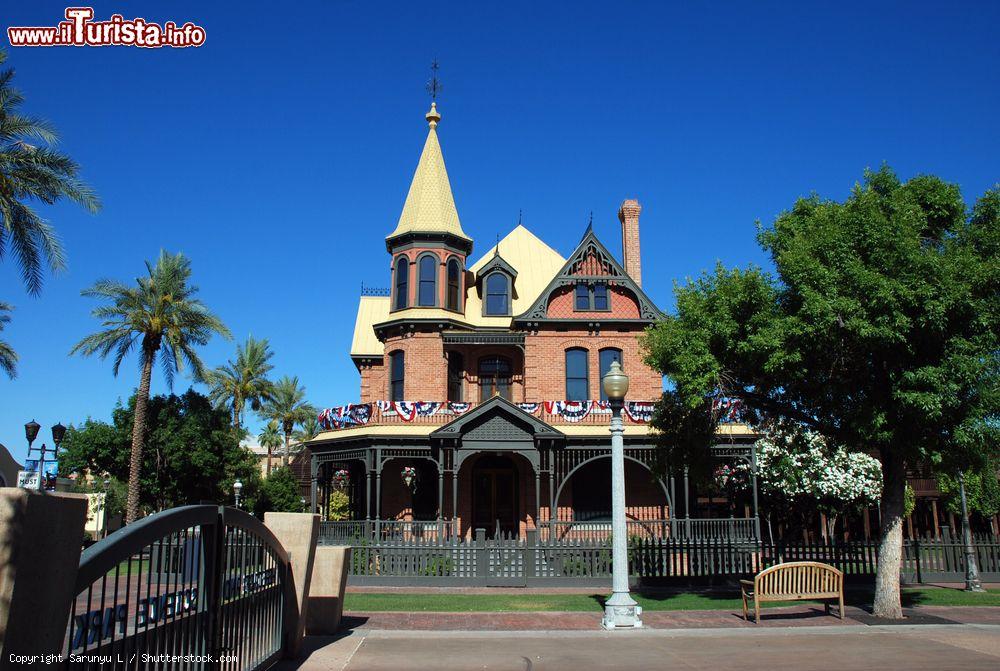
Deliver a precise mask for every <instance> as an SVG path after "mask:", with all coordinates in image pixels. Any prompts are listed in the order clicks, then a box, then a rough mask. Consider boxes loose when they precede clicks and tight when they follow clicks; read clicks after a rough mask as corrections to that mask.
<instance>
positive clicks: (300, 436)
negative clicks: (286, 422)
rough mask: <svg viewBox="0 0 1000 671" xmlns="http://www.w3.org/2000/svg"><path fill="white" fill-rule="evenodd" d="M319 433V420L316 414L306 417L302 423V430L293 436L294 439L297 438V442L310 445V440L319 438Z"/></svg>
mask: <svg viewBox="0 0 1000 671" xmlns="http://www.w3.org/2000/svg"><path fill="white" fill-rule="evenodd" d="M319 432H320V425H319V419H318V418H317V416H316V414H315V413H313V414H311V415H309V416H308V417H306V419H305V420H304V421H303V422H302V428H301V429H299V430H298V431H296V432H295V433H294V434H292V437H293V438H295V442H297V443H300V444H303V443H308V442H309V441H310V440H312V439H313V438H315V437H316V436H318V435H319Z"/></svg>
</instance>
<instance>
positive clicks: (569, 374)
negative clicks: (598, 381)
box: [566, 347, 590, 401]
mask: <svg viewBox="0 0 1000 671" xmlns="http://www.w3.org/2000/svg"><path fill="white" fill-rule="evenodd" d="M589 389H590V376H589V375H588V374H587V350H585V349H583V348H580V347H574V348H572V349H568V350H566V400H567V401H586V400H587V399H588V398H589V397H590V396H589V394H590V392H589Z"/></svg>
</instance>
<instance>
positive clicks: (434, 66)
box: [427, 58, 441, 102]
mask: <svg viewBox="0 0 1000 671" xmlns="http://www.w3.org/2000/svg"><path fill="white" fill-rule="evenodd" d="M439 67H440V66H439V65H438V62H437V59H436V58H435V59H434V62H433V63H431V78H430V79H428V80H427V92H428V93H430V94H431V100H433V101H435V102H437V97H438V94H439V93H441V80H440V79H438V68H439Z"/></svg>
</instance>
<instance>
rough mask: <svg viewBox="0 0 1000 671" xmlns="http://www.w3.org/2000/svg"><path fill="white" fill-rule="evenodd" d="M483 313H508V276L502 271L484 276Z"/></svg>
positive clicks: (497, 315) (494, 314)
mask: <svg viewBox="0 0 1000 671" xmlns="http://www.w3.org/2000/svg"><path fill="white" fill-rule="evenodd" d="M484 285H485V289H486V292H485V297H484V301H483V313H484V314H485V315H487V316H492V317H504V316H507V315H509V314H510V278H509V277H508V276H507V275H506V274H504V273H502V272H499V271H497V272H495V273H491V274H490V275H488V276H487V277H486V282H485V283H484Z"/></svg>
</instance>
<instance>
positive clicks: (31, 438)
mask: <svg viewBox="0 0 1000 671" xmlns="http://www.w3.org/2000/svg"><path fill="white" fill-rule="evenodd" d="M41 428H42V425H41V424H39V423H38V422H36V421H35V420H31V421H30V422H28V423H27V424H25V425H24V437H25V438H27V439H28V451H29V452H30V451H31V444H32V443H33V442H35V438H37V437H38V431H39V430H40V429H41Z"/></svg>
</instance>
